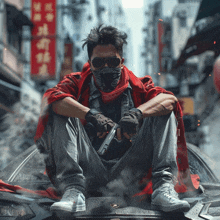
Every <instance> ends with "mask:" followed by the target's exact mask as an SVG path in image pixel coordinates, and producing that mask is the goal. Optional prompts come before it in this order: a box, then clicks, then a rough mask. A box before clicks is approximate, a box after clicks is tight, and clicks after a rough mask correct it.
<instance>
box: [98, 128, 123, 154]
mask: <svg viewBox="0 0 220 220" xmlns="http://www.w3.org/2000/svg"><path fill="white" fill-rule="evenodd" d="M118 127H119V126H118V124H115V125H114V126H113V127H112V129H111V131H110V132H109V133H108V135H107V136H106V138H105V140H104V141H103V143H102V145H101V147H100V148H99V149H98V151H97V153H98V154H99V155H101V156H102V155H104V154H105V153H106V152H107V150H108V148H109V147H110V144H111V142H112V140H113V138H114V137H115V133H116V131H117V128H118Z"/></svg>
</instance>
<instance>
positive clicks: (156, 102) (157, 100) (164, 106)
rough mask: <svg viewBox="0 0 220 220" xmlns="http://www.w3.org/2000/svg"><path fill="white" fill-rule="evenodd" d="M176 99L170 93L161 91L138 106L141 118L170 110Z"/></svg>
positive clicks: (158, 114)
mask: <svg viewBox="0 0 220 220" xmlns="http://www.w3.org/2000/svg"><path fill="white" fill-rule="evenodd" d="M177 101H178V99H177V98H176V97H175V96H173V95H170V94H164V93H161V94H159V95H157V96H156V97H154V98H152V99H151V100H149V101H148V102H145V103H144V104H142V105H140V106H139V107H138V109H139V110H141V112H142V114H143V118H145V117H151V116H161V115H166V114H169V113H170V112H172V111H173V110H174V108H175V104H176V102H177Z"/></svg>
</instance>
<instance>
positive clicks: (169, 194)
mask: <svg viewBox="0 0 220 220" xmlns="http://www.w3.org/2000/svg"><path fill="white" fill-rule="evenodd" d="M163 189H164V191H163V195H164V196H166V197H167V198H169V199H170V200H171V201H174V200H175V199H178V196H177V193H176V191H175V190H174V189H172V188H170V187H163Z"/></svg>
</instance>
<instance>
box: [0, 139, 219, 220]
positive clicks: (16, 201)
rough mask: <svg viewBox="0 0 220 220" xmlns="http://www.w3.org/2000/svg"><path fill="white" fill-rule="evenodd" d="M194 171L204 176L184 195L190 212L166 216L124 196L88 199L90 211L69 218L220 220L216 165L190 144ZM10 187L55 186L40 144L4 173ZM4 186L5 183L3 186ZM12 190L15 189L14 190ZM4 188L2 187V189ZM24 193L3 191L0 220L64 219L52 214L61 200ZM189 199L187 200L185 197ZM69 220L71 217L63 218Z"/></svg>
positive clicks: (40, 189)
mask: <svg viewBox="0 0 220 220" xmlns="http://www.w3.org/2000/svg"><path fill="white" fill-rule="evenodd" d="M187 146H188V157H189V164H190V170H191V173H192V174H198V175H199V176H200V183H201V184H200V187H199V189H198V190H197V192H196V193H194V194H193V195H190V197H189V195H187V194H186V195H184V194H181V195H180V196H181V197H182V198H183V199H186V200H187V201H188V202H189V203H190V204H191V209H190V210H189V211H188V212H186V213H178V212H174V213H164V212H160V211H156V210H153V209H151V206H150V202H149V200H144V201H142V202H137V203H136V204H134V203H133V204H132V205H129V204H126V203H125V202H124V200H123V199H122V198H120V197H104V196H100V195H96V196H92V197H90V198H88V199H87V210H86V211H85V212H81V213H77V214H75V215H74V216H73V215H71V216H68V218H69V219H72V218H76V219H169V220H170V219H175V220H177V219H178V220H179V219H201V220H202V219H203V220H204V219H216V220H217V219H220V182H219V180H218V178H217V177H216V175H215V174H214V173H213V164H214V163H213V162H212V160H211V159H210V158H209V157H208V156H206V155H205V154H204V153H203V152H202V151H201V150H200V149H199V148H197V147H196V146H194V145H192V144H189V143H187ZM0 179H1V180H2V181H4V183H6V184H10V185H8V186H7V185H6V188H4V189H8V190H10V189H12V188H13V186H16V185H18V186H20V187H23V188H25V189H29V190H34V191H35V192H36V191H37V192H43V191H44V190H46V189H48V188H49V187H52V185H51V183H50V180H49V178H48V177H47V175H45V165H44V161H43V157H42V155H41V154H40V153H39V151H38V149H37V148H36V145H33V146H31V147H30V148H28V149H27V150H26V151H25V152H23V153H22V154H20V155H19V156H18V157H17V158H16V159H15V160H13V161H12V162H11V163H10V164H9V165H8V166H7V167H5V168H4V169H3V170H2V171H1V173H0ZM0 186H1V184H0ZM11 187H12V188H11ZM1 189H2V188H1V187H0V190H1ZM31 192H32V191H30V192H24V191H18V190H17V191H16V192H14V193H12V192H5V191H0V219H8V220H9V219H10V220H11V219H16V220H19V219H33V220H43V219H44V220H52V219H53V220H55V219H59V218H62V216H61V215H59V217H58V216H56V215H55V214H53V213H51V212H50V206H51V205H52V203H53V202H55V201H57V200H58V198H51V197H50V196H49V197H45V196H43V195H40V194H35V193H31ZM184 197H185V198H184ZM63 219H67V216H65V217H64V216H63Z"/></svg>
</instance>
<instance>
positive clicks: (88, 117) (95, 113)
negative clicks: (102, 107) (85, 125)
mask: <svg viewBox="0 0 220 220" xmlns="http://www.w3.org/2000/svg"><path fill="white" fill-rule="evenodd" d="M100 113H101V112H100V111H98V110H96V109H94V108H91V109H90V110H89V111H88V112H87V113H86V115H85V120H86V121H87V122H89V121H90V119H91V117H94V115H97V114H100Z"/></svg>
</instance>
